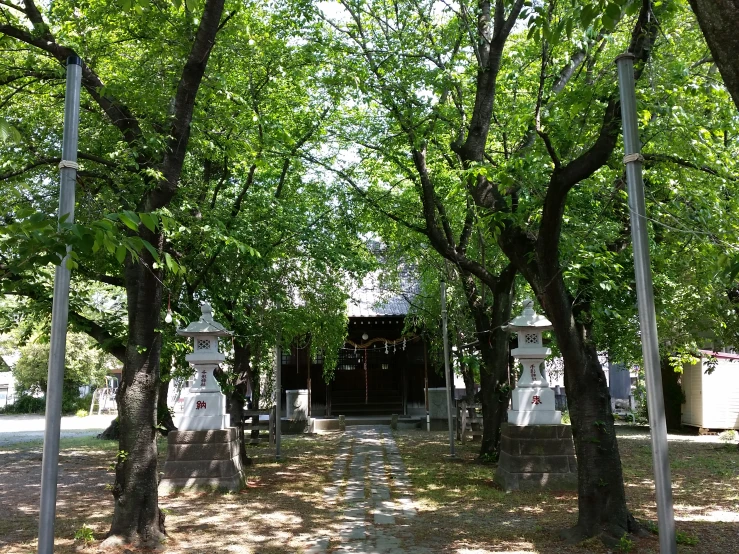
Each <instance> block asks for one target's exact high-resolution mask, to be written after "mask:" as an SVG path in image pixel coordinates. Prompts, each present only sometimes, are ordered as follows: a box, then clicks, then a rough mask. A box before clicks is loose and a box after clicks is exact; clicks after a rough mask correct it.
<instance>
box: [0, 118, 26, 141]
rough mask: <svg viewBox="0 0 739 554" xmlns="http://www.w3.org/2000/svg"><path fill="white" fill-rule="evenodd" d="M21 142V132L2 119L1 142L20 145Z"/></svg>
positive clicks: (0, 127) (0, 128)
mask: <svg viewBox="0 0 739 554" xmlns="http://www.w3.org/2000/svg"><path fill="white" fill-rule="evenodd" d="M20 141H21V134H20V131H18V129H16V128H15V127H13V126H12V125H11V124H10V123H8V122H7V121H5V120H4V119H0V142H8V143H18V142H20Z"/></svg>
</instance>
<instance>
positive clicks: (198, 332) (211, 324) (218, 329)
mask: <svg viewBox="0 0 739 554" xmlns="http://www.w3.org/2000/svg"><path fill="white" fill-rule="evenodd" d="M200 312H201V316H200V319H199V320H198V321H193V322H192V323H190V325H188V326H187V327H185V328H184V329H177V334H178V335H180V336H182V337H198V336H202V335H211V336H213V335H215V336H216V337H230V336H231V335H233V332H232V331H228V330H227V329H226V328H225V327H224V326H223V325H221V324H220V323H218V322H217V321H213V308H212V307H211V306H210V304H208V303H207V302H203V303H202V304H201V305H200Z"/></svg>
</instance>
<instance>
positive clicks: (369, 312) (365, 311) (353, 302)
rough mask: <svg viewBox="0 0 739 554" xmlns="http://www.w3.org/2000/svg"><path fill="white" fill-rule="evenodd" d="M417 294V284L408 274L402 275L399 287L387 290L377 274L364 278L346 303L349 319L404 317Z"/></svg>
mask: <svg viewBox="0 0 739 554" xmlns="http://www.w3.org/2000/svg"><path fill="white" fill-rule="evenodd" d="M417 294H418V283H417V281H415V280H414V279H413V278H412V277H411V276H410V275H409V274H406V275H403V276H402V278H401V283H400V287H398V288H389V287H386V286H384V285H383V284H382V283H381V282H380V279H379V273H375V274H371V275H369V276H367V278H365V280H364V282H363V283H362V285H361V286H359V287H357V288H355V289H354V290H353V291H352V292H351V293H350V297H349V301H348V302H347V315H348V316H349V317H383V316H405V315H407V314H408V311H409V310H410V307H411V302H412V301H413V298H415V296H416V295H417Z"/></svg>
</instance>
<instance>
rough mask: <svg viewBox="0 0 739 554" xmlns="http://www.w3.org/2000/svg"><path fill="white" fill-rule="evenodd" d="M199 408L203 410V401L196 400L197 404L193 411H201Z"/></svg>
mask: <svg viewBox="0 0 739 554" xmlns="http://www.w3.org/2000/svg"><path fill="white" fill-rule="evenodd" d="M201 408H202V409H203V410H204V409H205V401H203V400H198V402H197V404H195V409H196V410H199V409H201Z"/></svg>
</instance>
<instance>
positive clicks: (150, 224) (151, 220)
mask: <svg viewBox="0 0 739 554" xmlns="http://www.w3.org/2000/svg"><path fill="white" fill-rule="evenodd" d="M139 217H140V218H141V223H143V224H144V227H146V228H147V229H149V231H151V232H152V233H153V232H154V231H156V228H157V219H156V217H155V216H153V215H151V214H150V213H146V212H144V213H140V214H139Z"/></svg>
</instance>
